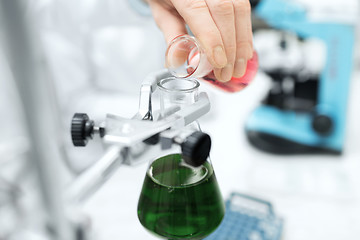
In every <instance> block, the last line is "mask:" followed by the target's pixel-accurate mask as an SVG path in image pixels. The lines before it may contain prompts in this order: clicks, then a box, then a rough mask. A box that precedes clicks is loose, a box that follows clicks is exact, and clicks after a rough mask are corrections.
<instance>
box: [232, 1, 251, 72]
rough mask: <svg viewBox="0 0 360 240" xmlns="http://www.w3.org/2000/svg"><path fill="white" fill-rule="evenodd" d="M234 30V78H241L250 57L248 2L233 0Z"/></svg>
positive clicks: (249, 8) (249, 14) (249, 7)
mask: <svg viewBox="0 0 360 240" xmlns="http://www.w3.org/2000/svg"><path fill="white" fill-rule="evenodd" d="M233 3H234V9H235V28H236V60H235V67H234V73H233V76H234V77H237V78H239V77H242V76H244V74H245V72H246V66H247V60H248V59H250V58H251V57H252V54H253V47H252V29H251V6H250V2H249V0H233Z"/></svg>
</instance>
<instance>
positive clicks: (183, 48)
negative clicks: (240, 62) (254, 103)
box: [165, 34, 258, 93]
mask: <svg viewBox="0 0 360 240" xmlns="http://www.w3.org/2000/svg"><path fill="white" fill-rule="evenodd" d="M249 55H251V56H252V57H251V58H250V59H249V60H248V61H247V62H246V71H245V73H244V75H243V76H242V77H239V78H236V77H232V78H231V79H230V81H228V82H220V81H218V80H217V79H216V77H215V75H214V72H213V66H211V64H210V63H209V61H208V59H207V55H206V54H205V50H204V49H203V48H202V46H201V44H200V42H199V41H198V40H197V39H196V38H195V37H193V36H190V35H186V34H185V35H180V36H178V37H176V38H174V39H173V40H172V41H171V42H170V44H169V46H168V48H167V50H166V54H165V65H166V67H167V68H168V69H169V71H170V72H171V74H172V75H174V76H176V77H179V78H188V77H194V78H199V79H202V80H205V81H206V82H208V83H210V84H212V85H214V86H216V87H218V88H220V89H222V90H224V91H226V92H232V93H233V92H239V91H241V90H243V89H244V88H246V87H247V86H248V85H249V84H250V83H251V82H252V80H253V79H254V78H255V75H256V73H257V69H258V56H257V53H256V52H255V51H253V52H252V53H251V54H249Z"/></svg>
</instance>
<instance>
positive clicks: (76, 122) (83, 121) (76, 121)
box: [71, 113, 95, 147]
mask: <svg viewBox="0 0 360 240" xmlns="http://www.w3.org/2000/svg"><path fill="white" fill-rule="evenodd" d="M94 125H95V124H94V121H93V120H90V119H89V116H88V115H87V114H86V113H75V114H74V116H73V118H72V121H71V139H72V142H73V144H74V146H76V147H85V146H86V144H87V143H88V140H89V139H92V137H93V135H94Z"/></svg>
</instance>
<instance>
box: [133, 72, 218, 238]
mask: <svg viewBox="0 0 360 240" xmlns="http://www.w3.org/2000/svg"><path fill="white" fill-rule="evenodd" d="M158 86H159V89H160V92H161V93H160V94H161V95H160V96H161V108H162V109H164V110H165V109H166V108H168V107H172V106H174V105H176V106H180V107H186V106H187V105H188V104H191V103H193V102H194V101H196V100H197V96H198V95H197V94H198V86H199V83H198V82H197V81H196V80H195V79H179V78H174V77H172V78H167V79H163V80H161V81H160V82H159V84H158ZM189 128H191V130H199V127H198V124H197V123H194V124H192V125H191V126H188V127H187V129H185V130H189ZM194 165H195V166H194ZM224 213H225V208H224V203H223V199H222V196H221V193H220V190H219V187H218V184H217V180H216V177H215V174H214V170H213V168H212V164H211V162H210V159H209V158H207V160H206V161H205V162H204V163H203V164H201V165H200V166H196V164H192V163H190V164H189V161H187V160H186V159H185V158H184V157H183V156H182V154H181V150H180V147H176V146H174V147H172V149H171V150H169V151H166V152H162V153H161V156H159V157H158V158H155V160H152V161H150V164H149V167H148V170H147V172H146V176H145V180H144V184H143V188H142V191H141V195H140V199H139V203H138V217H139V220H140V222H141V224H142V225H143V226H144V227H145V228H146V229H148V230H149V231H151V232H152V233H155V234H156V235H157V236H160V237H163V238H167V239H203V238H204V237H206V236H208V235H209V234H210V233H211V232H213V231H214V230H215V229H216V228H217V227H218V225H219V224H220V223H221V221H222V219H223V216H224Z"/></svg>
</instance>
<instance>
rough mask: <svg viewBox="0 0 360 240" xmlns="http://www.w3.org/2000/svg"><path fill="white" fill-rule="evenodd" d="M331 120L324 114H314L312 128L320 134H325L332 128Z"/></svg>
mask: <svg viewBox="0 0 360 240" xmlns="http://www.w3.org/2000/svg"><path fill="white" fill-rule="evenodd" d="M333 125H334V124H333V121H332V119H331V118H330V117H329V116H326V115H322V114H320V115H315V116H314V118H313V121H312V128H313V129H314V131H315V132H317V133H318V134H319V135H321V136H327V135H329V134H330V133H331V131H332V129H333Z"/></svg>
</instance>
